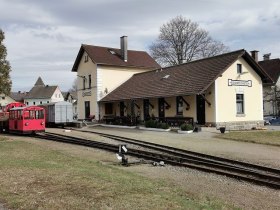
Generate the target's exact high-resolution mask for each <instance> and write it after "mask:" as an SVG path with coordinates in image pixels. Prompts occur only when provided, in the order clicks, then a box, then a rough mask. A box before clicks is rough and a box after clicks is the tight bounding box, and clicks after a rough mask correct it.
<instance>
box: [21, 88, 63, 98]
mask: <svg viewBox="0 0 280 210" xmlns="http://www.w3.org/2000/svg"><path fill="white" fill-rule="evenodd" d="M57 87H58V86H48V85H46V86H34V87H33V88H32V89H31V90H30V91H29V93H28V94H27V95H26V96H25V99H47V98H51V97H52V95H53V94H54V92H55V90H56V88H57Z"/></svg>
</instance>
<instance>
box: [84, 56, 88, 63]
mask: <svg viewBox="0 0 280 210" xmlns="http://www.w3.org/2000/svg"><path fill="white" fill-rule="evenodd" d="M86 62H88V55H85V63H86Z"/></svg>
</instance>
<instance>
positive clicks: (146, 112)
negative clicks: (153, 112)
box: [143, 99, 150, 121]
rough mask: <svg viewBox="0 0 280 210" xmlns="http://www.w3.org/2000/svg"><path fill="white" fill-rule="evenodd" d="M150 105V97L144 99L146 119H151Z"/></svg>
mask: <svg viewBox="0 0 280 210" xmlns="http://www.w3.org/2000/svg"><path fill="white" fill-rule="evenodd" d="M149 106H150V102H149V99H144V101H143V107H144V120H145V121H146V120H149V119H150V113H149V112H150V111H149Z"/></svg>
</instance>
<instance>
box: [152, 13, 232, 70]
mask: <svg viewBox="0 0 280 210" xmlns="http://www.w3.org/2000/svg"><path fill="white" fill-rule="evenodd" d="M228 50H229V48H228V47H226V46H225V45H224V44H223V43H221V42H218V41H215V40H213V39H212V38H211V37H210V36H209V33H208V32H207V31H206V30H204V29H201V28H199V26H198V24H197V23H195V22H192V21H191V20H189V19H186V18H184V17H182V16H177V17H175V18H173V19H171V21H169V22H168V23H166V24H163V25H162V26H161V27H160V34H159V36H158V39H157V40H156V41H155V42H154V43H152V45H151V46H150V52H151V55H152V57H153V58H154V59H155V60H156V61H157V62H158V63H159V64H161V65H163V66H170V65H176V64H181V63H184V62H189V61H191V60H195V59H199V58H205V57H210V56H214V55H218V54H221V53H224V52H227V51H228Z"/></svg>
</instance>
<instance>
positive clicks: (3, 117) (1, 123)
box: [0, 102, 25, 132]
mask: <svg viewBox="0 0 280 210" xmlns="http://www.w3.org/2000/svg"><path fill="white" fill-rule="evenodd" d="M24 106H25V104H23V103H20V102H12V103H10V104H8V105H6V106H5V107H4V108H3V109H2V110H0V132H6V131H8V130H9V111H10V109H12V108H14V107H24Z"/></svg>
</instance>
